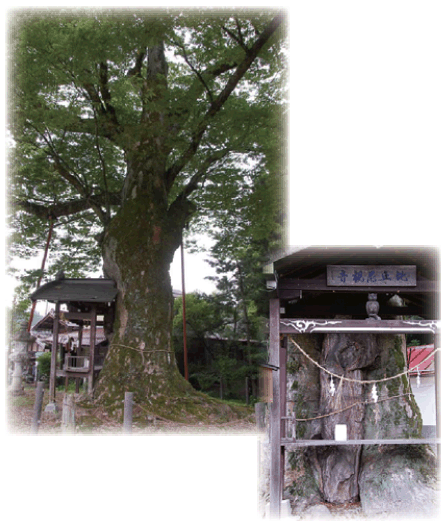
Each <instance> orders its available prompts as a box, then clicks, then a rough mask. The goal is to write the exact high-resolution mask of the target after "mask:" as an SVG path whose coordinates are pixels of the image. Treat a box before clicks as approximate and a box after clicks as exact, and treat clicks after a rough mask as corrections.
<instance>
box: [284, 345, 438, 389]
mask: <svg viewBox="0 0 446 524" xmlns="http://www.w3.org/2000/svg"><path fill="white" fill-rule="evenodd" d="M290 340H291V342H292V343H293V344H294V345H295V346H296V347H297V349H298V350H299V351H300V352H301V353H302V354H303V355H304V356H305V357H306V358H307V359H308V360H309V361H310V362H312V363H313V364H314V365H315V366H317V367H318V368H319V369H321V370H322V371H325V373H328V374H329V375H331V376H332V377H336V378H339V379H341V380H346V381H347V382H357V383H358V384H378V383H379V382H386V381H387V380H393V379H395V378H399V377H402V376H403V375H407V374H408V373H410V372H411V371H414V370H416V369H417V367H418V366H421V364H423V363H424V362H426V360H429V359H430V358H431V357H432V355H434V354H435V353H436V352H437V351H440V349H441V348H437V349H434V351H432V353H430V354H429V355H428V356H427V357H426V358H425V359H424V360H422V361H421V362H420V363H418V364H417V365H416V366H414V367H413V368H410V369H408V370H407V371H403V372H402V373H398V375H394V376H393V377H386V378H380V379H377V380H361V379H357V378H349V377H344V376H342V375H338V374H337V373H334V372H333V371H329V370H328V369H326V368H324V367H323V366H321V365H320V364H319V362H316V361H315V360H314V359H313V358H311V357H310V355H308V353H306V352H305V351H304V350H303V349H302V348H301V347H300V346H299V344H298V343H297V342H296V341H295V340H293V339H292V338H290Z"/></svg>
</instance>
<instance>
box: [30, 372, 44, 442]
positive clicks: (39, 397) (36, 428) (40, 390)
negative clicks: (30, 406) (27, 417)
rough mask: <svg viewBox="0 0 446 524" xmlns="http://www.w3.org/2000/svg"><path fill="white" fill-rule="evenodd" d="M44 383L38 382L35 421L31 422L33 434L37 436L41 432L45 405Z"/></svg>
mask: <svg viewBox="0 0 446 524" xmlns="http://www.w3.org/2000/svg"><path fill="white" fill-rule="evenodd" d="M43 393H44V391H43V382H37V388H36V400H35V401H34V413H33V420H32V422H31V433H34V434H37V432H38V431H39V424H40V415H41V413H42V404H43Z"/></svg>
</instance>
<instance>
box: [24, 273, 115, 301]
mask: <svg viewBox="0 0 446 524" xmlns="http://www.w3.org/2000/svg"><path fill="white" fill-rule="evenodd" d="M117 294H118V290H117V288H116V283H115V281H114V280H111V279H106V278H59V279H57V280H53V281H52V282H48V283H47V284H44V285H43V286H41V287H39V288H38V289H36V291H34V293H32V294H31V295H30V299H31V300H32V301H35V300H48V301H49V302H57V301H59V302H65V303H67V302H101V303H106V302H113V300H114V299H115V298H116V295H117Z"/></svg>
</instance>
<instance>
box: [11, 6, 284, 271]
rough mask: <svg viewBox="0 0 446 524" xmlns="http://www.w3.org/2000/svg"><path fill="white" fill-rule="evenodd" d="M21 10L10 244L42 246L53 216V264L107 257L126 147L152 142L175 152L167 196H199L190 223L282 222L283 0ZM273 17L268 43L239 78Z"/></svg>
mask: <svg viewBox="0 0 446 524" xmlns="http://www.w3.org/2000/svg"><path fill="white" fill-rule="evenodd" d="M13 16H14V22H11V24H10V34H9V36H10V46H9V73H10V78H13V79H14V81H13V82H12V83H11V85H10V92H9V112H10V129H9V132H10V136H11V143H12V147H11V155H10V159H9V160H10V173H11V177H10V184H9V197H10V201H11V203H12V205H11V209H10V211H11V216H10V221H9V224H8V225H9V228H10V230H11V231H12V235H11V240H10V255H11V257H20V258H27V257H31V256H32V255H35V254H36V253H37V252H38V251H39V250H41V249H42V248H43V246H44V245H45V242H46V237H47V233H48V227H49V220H53V222H54V224H55V229H54V233H53V238H52V251H53V253H57V255H56V256H53V257H52V258H51V264H50V268H49V272H48V274H49V275H53V274H54V273H55V272H56V271H57V270H58V269H60V268H61V267H63V268H64V270H65V273H66V274H67V276H73V277H75V276H80V275H82V274H86V273H88V272H91V271H92V270H94V269H95V268H98V266H99V263H100V249H99V244H98V240H99V241H100V239H101V233H102V231H103V230H104V228H106V227H107V224H108V223H109V222H110V220H112V219H113V216H114V215H115V214H116V213H117V212H118V210H119V207H120V206H121V203H122V194H123V189H124V187H125V181H126V177H127V176H128V172H127V158H128V156H129V155H130V154H132V152H133V151H134V150H135V149H137V148H139V147H140V145H141V144H147V147H146V150H145V154H146V155H156V154H157V155H158V154H159V155H161V156H163V158H164V161H165V166H164V168H165V177H166V180H168V181H169V183H168V184H167V183H166V187H167V188H168V204H169V205H171V204H172V203H173V202H175V201H176V200H177V199H178V198H179V197H180V198H192V199H193V200H194V203H195V205H196V207H197V209H198V211H199V212H198V213H196V215H195V216H194V217H193V218H192V223H191V226H192V228H195V229H196V230H199V231H200V230H201V231H202V230H209V228H210V227H214V228H216V231H218V232H224V231H228V230H231V231H233V232H237V236H238V238H241V237H243V231H245V230H246V228H247V227H248V226H249V228H250V235H251V236H254V237H256V238H258V239H262V238H265V237H266V236H270V234H271V231H272V230H273V229H274V228H276V226H275V225H274V224H276V223H277V216H278V213H279V209H280V204H281V203H282V202H281V196H280V191H281V189H280V185H281V180H282V177H283V175H284V169H283V167H281V166H282V163H283V149H282V147H281V144H282V141H283V133H284V115H285V94H284V89H285V73H286V54H285V44H286V41H285V38H284V37H285V30H284V29H283V28H280V27H279V25H280V24H279V23H278V22H275V20H276V19H278V18H279V17H280V16H279V17H278V16H277V13H276V12H272V11H265V12H263V11H260V10H257V11H252V10H242V9H240V10H234V12H232V13H228V12H227V11H225V12H223V11H222V12H219V11H215V10H203V11H200V10H190V11H185V12H181V11H169V10H162V11H151V10H139V11H130V10H122V11H113V10H105V11H97V12H95V11H91V10H89V11H86V12H85V13H83V12H82V11H78V10H61V11H60V12H59V13H54V12H52V13H51V16H49V15H48V14H47V13H46V12H44V11H42V12H40V11H22V12H20V11H19V12H16V13H14V14H13ZM271 24H276V25H275V28H276V29H274V30H271V29H270V28H271ZM277 27H279V30H277ZM268 31H269V33H270V34H269V37H268V41H267V44H268V45H263V46H262V48H261V50H260V52H258V54H257V55H256V58H255V60H253V62H252V63H251V65H250V66H249V68H248V69H247V70H246V71H245V73H244V74H243V75H242V76H241V77H240V78H238V80H237V82H235V84H234V75H235V73H236V72H238V71H239V68H240V67H241V64H243V61H244V60H246V58H247V57H249V56H250V53H252V50H253V49H254V48H255V46H256V43H257V42H258V41H259V39H261V38H262V35H264V34H265V32H268ZM161 48H162V49H163V50H164V53H163V54H162V55H161V54H159V55H155V54H153V53H150V52H149V50H150V49H161ZM153 60H161V61H163V60H164V61H165V64H164V65H162V70H163V71H164V73H165V74H163V75H160V74H159V73H157V74H156V75H153V74H152V73H153V71H154V70H155V69H156V68H155V66H154V64H153V62H152V61H153ZM156 70H157V71H159V70H160V69H159V64H158V69H156ZM229 95H230V96H229ZM235 210H237V214H236V213H235V212H234V211H235ZM276 229H277V228H276ZM33 277H35V275H33Z"/></svg>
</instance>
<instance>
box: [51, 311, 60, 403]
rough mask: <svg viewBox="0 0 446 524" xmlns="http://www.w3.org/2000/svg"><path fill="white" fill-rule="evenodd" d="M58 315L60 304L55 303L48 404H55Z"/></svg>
mask: <svg viewBox="0 0 446 524" xmlns="http://www.w3.org/2000/svg"><path fill="white" fill-rule="evenodd" d="M59 314H60V302H59V301H57V302H56V309H55V312H54V323H53V345H52V348H51V371H50V395H49V396H50V404H52V403H54V404H55V403H56V365H57V346H58V343H59Z"/></svg>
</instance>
